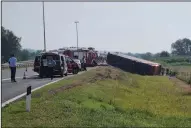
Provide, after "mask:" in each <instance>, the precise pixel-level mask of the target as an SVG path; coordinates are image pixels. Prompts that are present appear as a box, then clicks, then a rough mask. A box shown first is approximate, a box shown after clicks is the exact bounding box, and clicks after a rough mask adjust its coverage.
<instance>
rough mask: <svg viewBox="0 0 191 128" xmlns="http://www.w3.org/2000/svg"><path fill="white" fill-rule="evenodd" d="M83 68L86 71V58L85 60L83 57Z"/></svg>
mask: <svg viewBox="0 0 191 128" xmlns="http://www.w3.org/2000/svg"><path fill="white" fill-rule="evenodd" d="M83 67H84V70H85V71H87V69H86V58H85V56H84V57H83Z"/></svg>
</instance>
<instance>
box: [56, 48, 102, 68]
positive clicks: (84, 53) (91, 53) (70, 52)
mask: <svg viewBox="0 0 191 128" xmlns="http://www.w3.org/2000/svg"><path fill="white" fill-rule="evenodd" d="M59 51H60V52H63V54H64V55H67V56H69V57H71V58H75V59H79V60H81V62H82V60H83V57H85V58H86V65H87V66H89V67H91V66H96V65H97V61H96V60H97V57H98V54H97V51H95V49H94V48H92V47H89V48H78V50H77V48H76V47H69V48H62V49H59Z"/></svg>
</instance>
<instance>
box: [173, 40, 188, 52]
mask: <svg viewBox="0 0 191 128" xmlns="http://www.w3.org/2000/svg"><path fill="white" fill-rule="evenodd" d="M171 49H172V54H173V55H191V40H190V39H187V38H184V39H179V40H177V41H176V42H174V43H172V45H171Z"/></svg>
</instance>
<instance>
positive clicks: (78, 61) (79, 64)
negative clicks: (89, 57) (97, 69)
mask: <svg viewBox="0 0 191 128" xmlns="http://www.w3.org/2000/svg"><path fill="white" fill-rule="evenodd" d="M73 60H74V62H76V63H77V64H78V67H79V70H80V71H81V70H82V65H81V62H80V60H79V59H73Z"/></svg>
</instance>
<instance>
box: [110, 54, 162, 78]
mask: <svg viewBox="0 0 191 128" xmlns="http://www.w3.org/2000/svg"><path fill="white" fill-rule="evenodd" d="M107 63H108V64H109V65H112V66H114V67H118V68H120V69H122V70H124V71H127V72H131V73H136V74H140V75H160V72H161V64H158V63H154V62H151V61H147V60H143V59H139V58H136V57H132V56H128V55H124V54H120V53H108V55H107Z"/></svg>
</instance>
